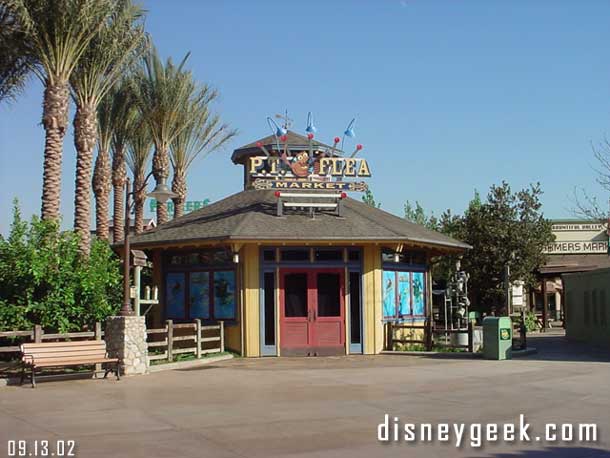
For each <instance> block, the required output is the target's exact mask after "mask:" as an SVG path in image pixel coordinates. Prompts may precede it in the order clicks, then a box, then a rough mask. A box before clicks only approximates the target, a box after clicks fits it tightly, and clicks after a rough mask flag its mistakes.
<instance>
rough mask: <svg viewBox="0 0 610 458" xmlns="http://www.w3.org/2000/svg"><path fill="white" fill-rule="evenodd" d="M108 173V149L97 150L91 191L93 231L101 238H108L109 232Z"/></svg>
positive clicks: (110, 186)
mask: <svg viewBox="0 0 610 458" xmlns="http://www.w3.org/2000/svg"><path fill="white" fill-rule="evenodd" d="M110 174H111V172H110V155H109V154H108V151H104V150H99V151H98V152H97V159H96V160H95V170H94V171H93V193H94V194H95V233H96V235H97V236H98V237H99V238H101V239H103V240H108V237H109V232H110V228H109V225H108V208H109V200H110V199H109V197H110V189H111V188H112V183H111V180H110Z"/></svg>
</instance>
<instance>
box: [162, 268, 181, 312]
mask: <svg viewBox="0 0 610 458" xmlns="http://www.w3.org/2000/svg"><path fill="white" fill-rule="evenodd" d="M184 280H185V274H184V273H177V272H170V273H168V274H167V276H166V277H165V299H166V314H167V318H170V319H171V318H178V319H184V311H185V299H186V294H185V293H186V291H185V287H184Z"/></svg>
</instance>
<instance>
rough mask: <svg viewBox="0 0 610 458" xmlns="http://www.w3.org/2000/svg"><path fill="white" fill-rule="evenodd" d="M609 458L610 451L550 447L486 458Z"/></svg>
mask: <svg viewBox="0 0 610 458" xmlns="http://www.w3.org/2000/svg"><path fill="white" fill-rule="evenodd" d="M521 457H528V458H607V457H610V451H608V450H602V449H598V448H590V447H549V448H545V449H544V450H522V451H518V452H514V453H512V452H511V453H497V454H494V455H488V456H487V457H486V458H521Z"/></svg>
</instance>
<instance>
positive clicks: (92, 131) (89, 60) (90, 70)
mask: <svg viewBox="0 0 610 458" xmlns="http://www.w3.org/2000/svg"><path fill="white" fill-rule="evenodd" d="M110 6H113V7H114V8H115V10H114V11H113V12H112V14H111V16H110V18H109V20H108V21H106V23H105V24H104V26H103V27H102V28H101V29H100V31H99V32H98V34H97V35H96V36H95V37H94V38H93V39H92V40H91V42H90V43H89V46H88V48H87V51H86V52H85V54H83V56H82V57H81V59H80V61H79V63H78V65H77V67H76V68H75V70H74V72H73V73H72V75H71V77H70V83H71V88H72V98H73V99H74V101H75V103H76V114H75V116H74V144H75V146H76V151H77V156H76V183H75V196H74V228H75V230H76V232H77V233H78V234H79V236H80V239H79V249H80V251H81V253H83V254H88V253H89V246H90V240H89V239H90V236H89V234H90V232H89V231H90V225H91V222H90V221H91V191H90V186H91V172H92V170H91V169H92V165H93V149H94V147H95V144H96V141H97V126H96V124H97V107H98V104H99V103H100V101H101V100H102V99H103V97H104V96H105V95H106V93H107V92H108V91H109V90H110V89H111V88H112V87H113V85H114V84H116V82H117V81H118V80H119V78H121V77H122V75H123V73H124V72H125V71H126V70H127V68H128V67H129V65H130V64H131V63H133V62H134V61H135V60H136V59H137V57H138V55H139V53H140V52H141V51H142V49H143V45H144V43H145V34H144V29H143V27H142V25H141V23H139V20H140V18H141V17H142V10H141V9H140V8H139V7H137V6H135V5H133V4H132V3H131V1H130V0H115V2H114V3H112V4H110Z"/></svg>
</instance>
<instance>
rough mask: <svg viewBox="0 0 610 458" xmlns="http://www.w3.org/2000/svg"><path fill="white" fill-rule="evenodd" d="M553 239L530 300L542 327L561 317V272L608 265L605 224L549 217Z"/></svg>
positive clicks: (561, 318) (562, 296)
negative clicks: (550, 218)
mask: <svg viewBox="0 0 610 458" xmlns="http://www.w3.org/2000/svg"><path fill="white" fill-rule="evenodd" d="M551 222H552V227H551V229H552V231H553V234H554V235H555V242H553V243H552V244H551V245H549V246H548V248H547V249H546V250H545V251H546V254H547V262H546V264H545V265H544V266H542V267H541V268H540V269H539V272H538V276H539V279H540V283H539V286H538V287H537V288H536V289H535V290H534V291H532V292H531V297H530V304H531V308H533V309H535V310H536V312H537V313H538V314H539V315H540V320H541V322H542V323H543V325H544V326H545V327H548V325H549V324H550V323H553V322H556V323H557V324H558V325H560V324H562V321H563V319H564V307H563V303H564V296H565V295H564V281H563V279H562V276H563V275H564V274H571V273H579V272H589V271H593V270H596V269H601V268H608V267H610V258H609V256H608V232H607V225H606V224H602V223H599V222H592V221H587V220H573V219H557V220H552V221H551Z"/></svg>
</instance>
